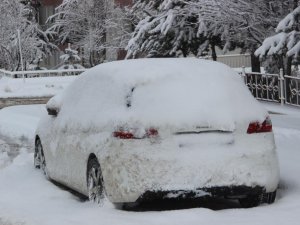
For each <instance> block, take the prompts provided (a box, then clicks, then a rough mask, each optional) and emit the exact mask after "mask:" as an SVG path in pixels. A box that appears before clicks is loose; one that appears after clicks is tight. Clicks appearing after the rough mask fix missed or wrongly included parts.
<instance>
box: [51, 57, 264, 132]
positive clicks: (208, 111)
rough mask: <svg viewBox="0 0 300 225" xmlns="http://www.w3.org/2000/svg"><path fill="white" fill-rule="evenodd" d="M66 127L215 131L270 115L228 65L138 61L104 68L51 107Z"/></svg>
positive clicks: (89, 73) (83, 77) (84, 78)
mask: <svg viewBox="0 0 300 225" xmlns="http://www.w3.org/2000/svg"><path fill="white" fill-rule="evenodd" d="M53 105H57V106H59V110H60V112H59V115H58V117H57V120H58V121H59V124H60V125H62V126H67V127H68V128H73V129H78V128H83V129H97V128H99V127H107V126H109V127H112V126H113V127H116V126H126V125H128V126H145V127H149V126H151V127H156V126H159V127H161V126H169V127H177V128H184V127H214V128H218V129H221V130H234V129H235V125H236V123H237V122H245V121H246V122H250V121H263V120H264V119H265V118H266V116H267V112H266V111H265V110H264V109H263V108H262V107H261V106H260V104H259V103H258V102H257V101H256V100H255V99H254V98H253V97H252V95H251V94H250V92H249V91H248V90H247V88H246V86H245V85H244V83H243V81H242V79H241V77H240V76H239V75H238V74H237V73H236V72H234V71H233V70H232V69H231V68H229V67H228V66H226V65H224V64H221V63H217V62H212V61H207V60H200V59H194V58H193V59H191V58H189V59H138V60H126V61H118V62H111V63H105V64H101V65H99V66H96V67H94V68H92V69H90V70H88V71H86V72H85V73H83V74H82V75H80V77H79V78H78V79H77V80H76V81H74V82H73V83H72V84H71V85H70V86H69V87H68V88H67V89H66V90H65V91H64V92H63V93H61V94H60V95H59V96H56V97H54V98H53V99H51V100H50V101H49V103H48V106H52V107H53Z"/></svg>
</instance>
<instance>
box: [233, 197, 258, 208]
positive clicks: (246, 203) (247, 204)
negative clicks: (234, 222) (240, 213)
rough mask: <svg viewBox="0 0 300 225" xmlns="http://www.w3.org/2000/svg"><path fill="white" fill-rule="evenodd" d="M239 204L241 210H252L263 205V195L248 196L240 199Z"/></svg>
mask: <svg viewBox="0 0 300 225" xmlns="http://www.w3.org/2000/svg"><path fill="white" fill-rule="evenodd" d="M239 202H240V204H241V206H242V207H243V208H252V207H256V206H258V205H260V204H261V203H263V194H255V195H248V196H247V197H245V198H240V199H239Z"/></svg>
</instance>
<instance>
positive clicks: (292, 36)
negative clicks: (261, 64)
mask: <svg viewBox="0 0 300 225" xmlns="http://www.w3.org/2000/svg"><path fill="white" fill-rule="evenodd" d="M299 15H300V6H299V7H297V8H296V9H295V10H293V11H292V12H291V13H289V14H288V15H287V16H286V17H285V18H284V19H283V20H281V21H280V23H279V24H278V26H277V28H276V33H277V34H275V35H273V36H271V37H268V38H266V39H265V40H264V42H263V44H262V45H261V46H260V47H259V48H258V49H257V51H256V52H255V53H256V54H257V55H259V56H264V55H274V54H281V53H285V52H286V54H287V56H294V57H299V53H300V31H299V30H300V23H299V20H298V17H299Z"/></svg>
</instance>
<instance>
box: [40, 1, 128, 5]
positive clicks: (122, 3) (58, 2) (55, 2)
mask: <svg viewBox="0 0 300 225" xmlns="http://www.w3.org/2000/svg"><path fill="white" fill-rule="evenodd" d="M62 1H63V0H40V2H41V3H42V4H43V5H53V6H57V5H59V4H61V3H62ZM132 2H133V0H115V3H116V5H120V6H131V5H132Z"/></svg>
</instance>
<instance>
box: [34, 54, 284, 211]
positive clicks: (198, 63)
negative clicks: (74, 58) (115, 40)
mask: <svg viewBox="0 0 300 225" xmlns="http://www.w3.org/2000/svg"><path fill="white" fill-rule="evenodd" d="M46 107H47V110H48V115H45V116H44V117H43V118H42V119H41V121H40V123H39V126H38V129H37V133H36V138H35V154H34V164H35V167H36V168H42V169H43V171H44V173H45V174H46V175H47V176H48V177H49V178H50V179H53V180H55V181H57V182H60V183H62V184H64V185H66V186H68V187H70V188H72V189H74V190H76V191H78V192H80V193H82V194H84V195H86V196H88V197H89V199H90V200H93V201H96V202H101V201H102V200H103V198H104V197H106V198H108V199H109V200H110V201H111V202H112V203H133V202H138V201H141V200H144V199H148V198H158V197H159V198H198V197H201V196H206V195H211V196H219V197H225V198H231V199H238V200H239V201H240V203H241V204H242V206H244V207H253V206H257V205H259V204H260V203H263V202H266V203H273V202H274V200H275V196H276V189H277V186H278V181H279V168H278V160H277V155H276V147H275V143H274V135H273V132H272V124H271V121H270V118H269V116H268V113H267V111H266V110H265V109H264V108H263V107H262V106H261V105H260V103H259V102H257V101H256V100H255V99H254V98H253V97H252V96H251V94H250V92H249V91H248V90H247V88H246V86H245V85H244V83H243V81H242V79H241V78H240V77H239V75H238V74H237V73H236V72H234V71H233V70H231V69H230V68H229V67H227V66H225V65H223V64H221V63H217V62H211V61H207V60H200V59H191V58H188V59H138V60H127V61H118V62H111V63H105V64H101V65H99V66H96V67H94V68H92V69H89V70H88V71H86V72H84V73H83V74H82V75H80V76H79V77H78V78H77V79H76V80H75V81H74V82H73V83H72V84H71V85H70V86H69V87H68V88H67V89H66V90H65V91H64V92H63V93H61V94H60V95H57V96H55V97H53V98H52V99H50V101H49V102H48V103H47V106H46Z"/></svg>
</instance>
